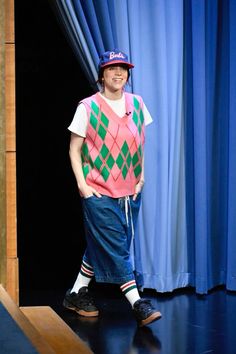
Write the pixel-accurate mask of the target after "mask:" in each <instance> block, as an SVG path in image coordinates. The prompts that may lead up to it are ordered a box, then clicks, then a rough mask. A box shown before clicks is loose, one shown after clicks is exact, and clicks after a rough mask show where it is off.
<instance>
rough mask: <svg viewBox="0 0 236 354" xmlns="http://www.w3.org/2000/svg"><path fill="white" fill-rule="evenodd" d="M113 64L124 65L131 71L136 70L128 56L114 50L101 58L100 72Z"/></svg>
mask: <svg viewBox="0 0 236 354" xmlns="http://www.w3.org/2000/svg"><path fill="white" fill-rule="evenodd" d="M112 64H124V65H126V66H127V67H128V68H129V69H132V68H134V65H133V64H131V63H130V62H129V58H128V55H127V54H125V53H123V52H121V51H120V50H119V49H113V50H111V51H108V52H105V53H103V54H102V55H101V56H100V60H99V64H98V70H100V69H101V68H104V67H106V66H108V65H112Z"/></svg>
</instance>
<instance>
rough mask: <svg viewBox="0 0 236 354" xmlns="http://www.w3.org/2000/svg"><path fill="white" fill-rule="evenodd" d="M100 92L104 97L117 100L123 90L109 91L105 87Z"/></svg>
mask: <svg viewBox="0 0 236 354" xmlns="http://www.w3.org/2000/svg"><path fill="white" fill-rule="evenodd" d="M102 94H103V96H104V97H106V98H108V99H109V100H119V99H120V98H121V97H122V95H123V91H122V90H118V91H114V92H111V91H109V90H106V89H105V90H104V91H103V92H102Z"/></svg>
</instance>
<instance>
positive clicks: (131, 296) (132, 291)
mask: <svg viewBox="0 0 236 354" xmlns="http://www.w3.org/2000/svg"><path fill="white" fill-rule="evenodd" d="M120 288H121V291H122V293H123V294H124V295H125V297H126V299H127V300H128V301H129V303H130V304H131V306H132V307H133V305H134V303H135V302H136V301H137V300H139V299H140V296H139V292H138V289H137V286H136V281H135V280H130V281H128V282H127V283H125V284H123V285H121V287H120Z"/></svg>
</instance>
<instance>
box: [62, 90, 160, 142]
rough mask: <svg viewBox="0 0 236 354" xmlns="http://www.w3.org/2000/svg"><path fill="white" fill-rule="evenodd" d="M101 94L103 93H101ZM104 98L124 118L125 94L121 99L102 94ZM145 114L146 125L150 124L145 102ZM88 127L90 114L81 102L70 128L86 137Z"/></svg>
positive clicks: (150, 119)
mask: <svg viewBox="0 0 236 354" xmlns="http://www.w3.org/2000/svg"><path fill="white" fill-rule="evenodd" d="M99 94H100V95H101V93H99ZM101 96H102V98H103V99H104V100H105V101H106V102H107V103H108V104H109V106H110V107H111V108H112V110H113V111H114V112H115V113H116V114H117V115H118V116H119V117H120V118H121V119H122V117H124V115H125V113H126V112H125V95H124V94H123V95H122V97H121V98H120V99H119V100H109V99H108V98H106V97H104V96H103V95H101ZM143 115H144V123H145V125H148V124H150V123H152V121H153V120H152V117H151V115H150V113H149V111H148V109H147V107H146V106H145V104H143ZM87 127H88V114H87V111H86V108H85V105H84V104H83V103H81V104H79V105H78V107H77V109H76V112H75V115H74V118H73V120H72V122H71V124H70V125H69V127H68V129H69V130H70V131H71V132H72V133H75V134H77V135H79V136H82V137H84V138H85V137H86V132H87Z"/></svg>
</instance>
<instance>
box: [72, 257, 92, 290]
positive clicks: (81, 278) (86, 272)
mask: <svg viewBox="0 0 236 354" xmlns="http://www.w3.org/2000/svg"><path fill="white" fill-rule="evenodd" d="M93 276H94V271H93V267H92V266H90V265H89V264H88V263H86V262H85V261H83V262H82V265H81V269H80V272H79V274H78V276H77V279H76V281H75V283H74V286H73V288H72V289H71V293H73V292H75V293H78V292H79V289H81V288H82V287H84V286H88V285H89V283H90V281H91V280H92V278H93Z"/></svg>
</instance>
